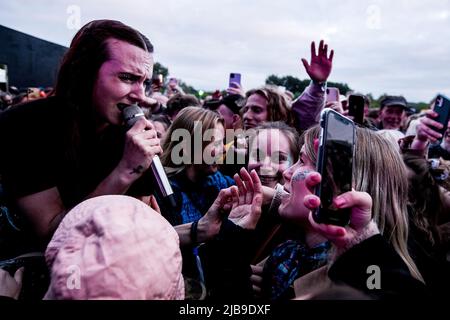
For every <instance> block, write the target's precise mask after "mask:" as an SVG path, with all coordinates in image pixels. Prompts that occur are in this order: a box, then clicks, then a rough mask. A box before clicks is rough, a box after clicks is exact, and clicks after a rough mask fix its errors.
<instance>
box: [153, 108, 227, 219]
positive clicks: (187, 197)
mask: <svg viewBox="0 0 450 320" xmlns="http://www.w3.org/2000/svg"><path fill="white" fill-rule="evenodd" d="M224 136H225V129H224V125H223V120H222V118H220V116H219V114H217V113H215V112H213V111H209V110H206V109H202V108H199V107H187V108H185V109H183V110H181V111H180V113H179V115H178V117H177V119H176V120H175V121H174V122H173V123H172V125H171V126H170V128H169V131H168V132H167V138H166V139H165V140H164V141H163V150H164V152H163V154H162V156H161V162H162V164H163V166H164V167H165V168H166V171H167V173H168V177H169V181H170V184H171V185H172V189H173V191H174V195H175V199H176V204H177V207H176V209H172V210H161V212H163V214H164V215H165V216H166V218H167V219H168V220H169V222H170V223H171V224H172V225H178V224H182V223H188V222H193V221H197V220H199V219H200V218H201V217H202V216H203V215H204V214H205V213H206V211H207V210H208V208H209V207H210V206H211V205H212V203H213V202H214V200H215V199H216V197H217V195H218V194H219V191H220V190H221V189H225V188H228V187H230V186H231V185H233V184H234V181H233V179H231V178H230V177H227V176H224V175H223V174H222V173H221V172H220V171H219V170H218V168H219V167H218V163H219V162H220V161H219V160H220V159H222V156H223V153H224V144H223V140H224ZM206 140H208V141H206Z"/></svg>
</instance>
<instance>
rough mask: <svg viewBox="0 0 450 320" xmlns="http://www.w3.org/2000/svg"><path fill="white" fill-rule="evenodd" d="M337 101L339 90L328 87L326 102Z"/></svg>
mask: <svg viewBox="0 0 450 320" xmlns="http://www.w3.org/2000/svg"><path fill="white" fill-rule="evenodd" d="M335 101H339V89H338V88H333V87H329V88H327V102H335Z"/></svg>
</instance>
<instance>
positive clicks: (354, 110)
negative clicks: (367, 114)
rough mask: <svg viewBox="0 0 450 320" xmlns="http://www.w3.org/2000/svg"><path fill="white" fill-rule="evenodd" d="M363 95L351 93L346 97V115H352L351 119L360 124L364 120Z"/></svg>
mask: <svg viewBox="0 0 450 320" xmlns="http://www.w3.org/2000/svg"><path fill="white" fill-rule="evenodd" d="M364 104H365V101H364V96H363V95H360V94H351V95H350V96H349V97H348V115H349V116H352V117H353V121H354V122H355V123H358V124H362V123H363V121H364Z"/></svg>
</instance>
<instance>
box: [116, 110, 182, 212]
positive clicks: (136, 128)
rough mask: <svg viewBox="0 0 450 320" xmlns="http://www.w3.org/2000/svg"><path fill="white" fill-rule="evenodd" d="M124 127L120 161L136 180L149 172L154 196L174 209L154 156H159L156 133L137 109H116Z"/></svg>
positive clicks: (168, 189)
mask: <svg viewBox="0 0 450 320" xmlns="http://www.w3.org/2000/svg"><path fill="white" fill-rule="evenodd" d="M119 108H120V109H121V110H122V115H123V118H124V121H125V124H126V126H127V128H128V131H127V134H126V136H127V137H126V140H125V149H124V156H123V158H122V161H124V162H125V164H126V167H127V168H128V170H130V172H129V173H130V174H136V175H137V176H138V177H140V176H141V175H142V174H143V173H144V172H145V171H147V170H148V169H149V168H151V171H152V178H153V180H154V181H153V183H154V185H155V188H156V192H157V193H158V195H159V196H160V197H161V198H162V199H165V200H167V202H168V204H169V205H171V206H175V201H174V199H173V191H172V188H171V186H170V183H169V180H168V179H167V175H166V172H165V171H164V168H163V166H162V164H161V160H160V159H159V157H158V154H160V153H162V148H161V146H160V141H159V139H158V138H157V133H156V131H155V129H154V127H153V125H152V123H151V122H150V121H148V120H147V119H145V116H144V113H143V111H142V109H141V108H140V107H139V106H137V105H129V106H124V105H122V106H120V107H119Z"/></svg>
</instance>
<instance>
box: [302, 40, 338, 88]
mask: <svg viewBox="0 0 450 320" xmlns="http://www.w3.org/2000/svg"><path fill="white" fill-rule="evenodd" d="M333 56H334V50H331V52H330V55H329V56H328V45H327V44H325V43H324V41H323V40H321V41H320V44H319V51H318V52H317V54H316V43H315V42H314V41H313V42H311V61H310V62H309V63H308V61H307V60H306V59H304V58H303V59H302V62H303V66H304V67H305V70H306V72H307V73H308V75H309V77H310V78H311V80H313V81H314V82H317V83H323V82H326V81H327V79H328V77H329V76H330V73H331V70H332V67H333Z"/></svg>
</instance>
